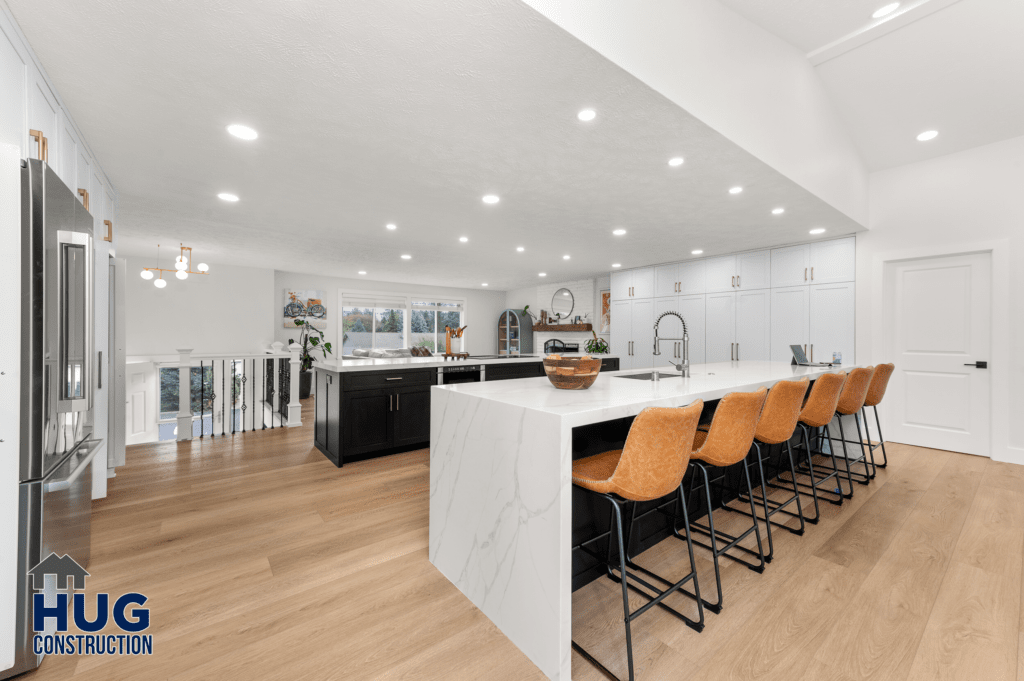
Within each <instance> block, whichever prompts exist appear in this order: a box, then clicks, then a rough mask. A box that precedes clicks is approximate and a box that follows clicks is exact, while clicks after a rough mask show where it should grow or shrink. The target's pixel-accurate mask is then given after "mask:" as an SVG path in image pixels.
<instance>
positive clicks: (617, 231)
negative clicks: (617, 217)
mask: <svg viewBox="0 0 1024 681" xmlns="http://www.w3.org/2000/svg"><path fill="white" fill-rule="evenodd" d="M625 233H626V230H624V229H616V230H614V231H613V232H612V234H614V235H615V236H622V235H623V234H625Z"/></svg>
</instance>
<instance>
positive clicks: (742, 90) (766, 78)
mask: <svg viewBox="0 0 1024 681" xmlns="http://www.w3.org/2000/svg"><path fill="white" fill-rule="evenodd" d="M526 2H527V4H529V5H530V6H532V7H533V8H534V9H536V10H537V11H539V12H540V13H542V14H543V15H544V16H546V17H548V18H549V19H550V20H552V21H554V22H555V23H556V24H558V25H559V26H561V27H562V28H563V29H565V30H566V31H568V32H569V33H571V34H572V35H574V36H576V37H577V38H578V39H580V40H582V41H583V42H584V43H586V44H587V45H589V46H590V47H592V48H594V49H595V50H597V51H598V52H600V53H601V54H603V55H604V56H605V57H607V58H608V59H610V60H611V61H613V62H615V63H616V64H618V65H619V66H621V67H622V68H624V69H625V70H626V71H628V72H629V73H631V74H632V75H634V76H636V77H637V78H639V79H640V80H642V81H643V82H645V83H647V84H648V85H649V86H651V87H652V88H654V89H655V90H657V91H658V92H660V93H661V94H663V95H665V96H666V97H668V98H669V99H670V100H672V101H673V102H675V103H676V104H678V105H679V106H681V107H682V108H684V109H686V110H687V111H688V112H690V113H691V114H693V115H694V116H696V117H697V118H699V119H700V120H701V121H703V122H704V123H706V124H707V125H709V126H711V127H712V128H714V129H715V130H717V131H718V132H720V133H722V134H723V135H725V136H726V137H728V138H729V139H730V140H732V141H733V142H735V143H736V144H738V145H739V146H741V147H743V148H744V149H746V150H747V151H748V152H750V153H751V154H753V155H754V156H756V157H757V158H759V159H760V160H762V161H764V162H765V163H767V164H768V165H770V166H772V167H773V168H775V169H776V170H778V171H779V172H780V173H782V174H783V175H786V176H787V177H789V178H790V179H792V180H793V181H794V182H797V183H798V184H800V185H801V186H803V187H804V188H806V189H807V190H808V191H810V192H812V193H814V194H816V195H817V196H819V197H820V198H822V199H823V200H825V201H827V202H828V203H830V204H832V205H833V206H834V207H835V208H837V209H839V210H841V211H843V212H844V213H846V214H847V215H848V216H850V217H851V218H853V219H854V220H857V221H858V222H860V223H862V224H866V223H867V214H868V192H867V171H866V169H865V166H864V163H863V161H862V159H861V157H860V153H859V152H858V151H857V148H856V147H855V145H854V143H853V139H852V137H851V135H850V133H849V131H848V130H847V129H846V126H845V125H844V124H843V123H842V121H841V119H840V118H839V115H838V112H837V111H836V109H835V107H834V105H833V104H832V100H831V99H830V97H829V96H828V93H827V92H826V91H825V88H824V85H823V84H822V82H821V80H820V78H819V77H818V74H817V73H816V72H815V70H814V67H813V66H811V64H810V62H809V61H808V60H807V57H806V56H805V55H804V54H803V53H801V52H800V51H799V50H797V49H796V48H795V47H793V46H792V45H790V44H789V43H787V42H785V41H784V40H782V39H781V38H778V37H777V36H775V35H773V34H771V33H769V32H768V31H765V30H764V29H762V28H761V27H759V26H757V25H755V24H754V23H752V22H750V21H748V20H747V19H745V18H743V17H741V16H740V15H738V14H736V13H735V12H733V11H732V10H730V9H728V8H727V7H725V6H723V5H721V4H719V3H718V2H715V0H642V1H640V2H621V0H588V2H585V3H582V2H565V0H526Z"/></svg>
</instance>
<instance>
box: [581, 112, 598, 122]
mask: <svg viewBox="0 0 1024 681" xmlns="http://www.w3.org/2000/svg"><path fill="white" fill-rule="evenodd" d="M596 117H597V112H596V111H594V110H593V109H584V110H583V111H580V112H579V113H578V114H576V118H578V119H580V120H581V121H583V122H584V123H586V122H587V121H592V120H594V118H596Z"/></svg>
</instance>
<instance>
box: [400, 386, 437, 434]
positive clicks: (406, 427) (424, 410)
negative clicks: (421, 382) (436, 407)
mask: <svg viewBox="0 0 1024 681" xmlns="http://www.w3.org/2000/svg"><path fill="white" fill-rule="evenodd" d="M392 417H393V420H394V442H393V443H392V444H393V445H394V446H395V447H398V446H403V445H414V444H416V443H418V442H429V441H430V388H429V387H420V388H417V387H413V388H402V389H400V390H397V391H395V410H394V411H393V412H392Z"/></svg>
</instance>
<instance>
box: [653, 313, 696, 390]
mask: <svg viewBox="0 0 1024 681" xmlns="http://www.w3.org/2000/svg"><path fill="white" fill-rule="evenodd" d="M666 315H672V316H674V317H679V321H681V322H682V323H683V337H682V338H658V325H659V324H661V320H662V318H664V317H665V316H666ZM663 340H668V341H682V342H683V361H682V362H680V363H679V364H676V363H675V362H669V364H671V365H672V366H674V367H675V368H676V370H677V371H679V372H680V373H681V374H682V375H683V377H684V378H689V377H690V334H689V333H687V331H686V320H685V319H683V315H681V314H679V313H678V312H671V311H669V312H662V313H661V315H659V317H658V319H657V321H655V322H654V354H655V355H656V356H657V355H660V354H661V350H660V349H659V348H658V343H660V342H661V341H663ZM657 374H658V370H657V369H655V370H654V375H655V376H657Z"/></svg>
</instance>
